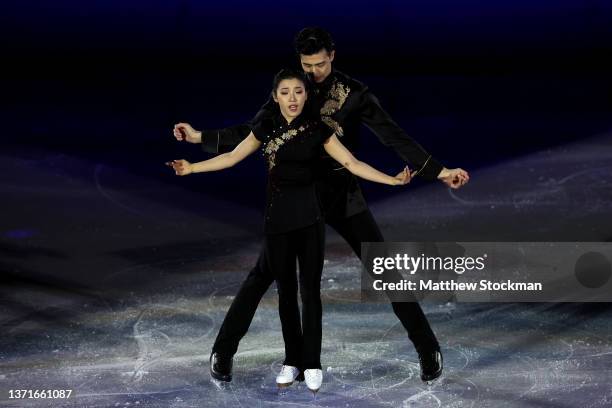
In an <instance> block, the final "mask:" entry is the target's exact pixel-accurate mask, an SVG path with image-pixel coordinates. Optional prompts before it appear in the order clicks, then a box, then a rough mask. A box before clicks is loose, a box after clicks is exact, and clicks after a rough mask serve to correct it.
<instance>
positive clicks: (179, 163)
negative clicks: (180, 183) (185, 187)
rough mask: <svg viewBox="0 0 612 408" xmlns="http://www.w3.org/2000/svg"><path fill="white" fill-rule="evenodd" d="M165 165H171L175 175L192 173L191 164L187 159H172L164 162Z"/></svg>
mask: <svg viewBox="0 0 612 408" xmlns="http://www.w3.org/2000/svg"><path fill="white" fill-rule="evenodd" d="M166 166H169V167H172V168H173V169H174V174H176V175H177V176H186V175H188V174H191V173H193V167H192V164H191V163H189V162H188V161H187V160H172V161H171V162H166Z"/></svg>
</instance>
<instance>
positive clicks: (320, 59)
mask: <svg viewBox="0 0 612 408" xmlns="http://www.w3.org/2000/svg"><path fill="white" fill-rule="evenodd" d="M335 54H336V51H332V52H327V50H325V49H322V50H321V51H319V52H317V53H316V54H312V55H304V54H300V62H301V64H302V69H303V70H304V72H306V73H307V74H311V75H312V76H313V79H314V81H315V82H317V83H320V82H323V81H325V78H327V77H328V76H329V74H331V71H332V61H333V60H334V56H335Z"/></svg>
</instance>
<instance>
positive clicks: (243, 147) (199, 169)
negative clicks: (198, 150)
mask: <svg viewBox="0 0 612 408" xmlns="http://www.w3.org/2000/svg"><path fill="white" fill-rule="evenodd" d="M260 145H261V142H260V141H259V140H257V139H256V138H255V136H254V135H253V132H251V133H249V135H248V136H247V137H246V138H245V139H244V140H243V141H242V142H240V144H239V145H238V146H236V147H235V148H234V150H232V151H231V152H229V153H223V154H220V155H218V156H215V157H213V158H212V159H209V160H204V161H201V162H197V163H189V162H188V161H187V160H172V161H171V162H167V163H166V165H168V166H170V167H172V168H173V169H174V171H175V173H176V175H177V176H186V175H188V174H191V173H204V172H207V171H217V170H223V169H227V168H229V167H232V166H234V165H235V164H236V163H239V162H241V161H242V160H244V159H245V158H246V157H247V156H248V155H250V154H251V153H253V152H255V151H256V150H257V149H258V148H259V146H260Z"/></svg>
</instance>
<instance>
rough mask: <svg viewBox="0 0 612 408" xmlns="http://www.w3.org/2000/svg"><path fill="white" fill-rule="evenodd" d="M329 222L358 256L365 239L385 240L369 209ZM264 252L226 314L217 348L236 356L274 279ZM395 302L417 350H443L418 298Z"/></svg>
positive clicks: (222, 352) (394, 308)
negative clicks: (412, 300)
mask: <svg viewBox="0 0 612 408" xmlns="http://www.w3.org/2000/svg"><path fill="white" fill-rule="evenodd" d="M326 223H327V224H328V225H329V226H330V227H332V228H333V229H335V230H336V231H337V232H338V233H339V234H340V235H341V236H342V237H343V238H344V239H345V240H346V242H347V243H348V244H349V245H350V246H351V248H352V249H353V251H354V252H355V254H356V255H357V256H358V257H361V243H362V242H383V241H384V239H383V236H382V233H381V232H380V229H379V228H378V225H377V224H376V221H375V220H374V217H372V214H371V213H370V211H369V210H366V211H363V212H361V213H359V214H356V215H353V216H351V217H347V218H343V219H338V220H326ZM264 253H265V251H263V252H262V254H260V256H259V259H258V261H257V264H256V265H255V267H254V268H253V269H252V270H251V272H250V273H249V275H248V276H247V278H246V279H245V280H244V282H243V283H242V286H241V287H240V290H239V291H238V294H237V295H236V297H235V298H234V301H233V302H232V305H231V306H230V308H229V310H228V312H227V314H226V315H225V319H224V320H223V324H222V325H221V329H220V330H219V334H218V335H217V339H216V340H215V344H214V345H213V352H217V353H221V354H226V355H230V356H233V355H234V354H236V351H237V350H238V344H239V343H240V340H241V339H242V338H243V337H244V335H245V334H246V333H247V331H248V330H249V326H250V325H251V321H252V320H253V316H254V315H255V311H256V310H257V306H258V305H259V301H260V300H261V298H262V297H263V295H264V294H265V293H266V291H267V290H268V288H269V287H270V285H271V284H272V282H273V281H274V276H273V275H272V272H271V271H270V269H269V267H268V265H267V263H266V261H265V256H264ZM391 306H392V307H393V312H394V313H395V315H396V316H397V318H398V319H399V320H400V322H401V323H402V326H403V327H404V329H406V331H407V332H408V337H409V338H410V340H411V341H412V343H413V344H414V346H415V347H416V349H417V351H428V350H439V348H440V347H439V345H438V341H437V339H436V336H435V335H434V333H433V332H432V330H431V327H430V326H429V322H428V321H427V318H426V317H425V314H424V313H423V310H422V309H421V307H420V306H419V304H418V303H417V302H391Z"/></svg>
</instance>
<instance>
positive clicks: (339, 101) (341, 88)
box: [320, 80, 351, 136]
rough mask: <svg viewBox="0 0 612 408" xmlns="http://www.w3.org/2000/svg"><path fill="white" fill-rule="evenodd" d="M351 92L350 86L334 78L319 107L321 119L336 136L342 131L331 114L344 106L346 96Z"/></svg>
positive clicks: (341, 133) (340, 134)
mask: <svg viewBox="0 0 612 408" xmlns="http://www.w3.org/2000/svg"><path fill="white" fill-rule="evenodd" d="M350 93H351V88H349V87H348V86H346V85H344V84H343V83H342V82H340V81H338V80H335V81H334V83H333V85H332V86H331V88H330V89H329V91H328V92H327V100H326V101H325V103H324V104H323V106H322V107H321V110H320V113H321V120H322V121H323V122H324V123H325V124H326V125H327V126H329V127H331V128H332V129H334V131H335V132H336V134H337V135H338V136H342V135H343V133H344V131H343V130H342V126H340V124H339V123H338V122H337V121H335V120H334V119H332V117H331V115H333V114H334V113H336V112H338V111H339V110H340V109H342V106H344V102H346V98H348V96H349V94H350Z"/></svg>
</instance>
